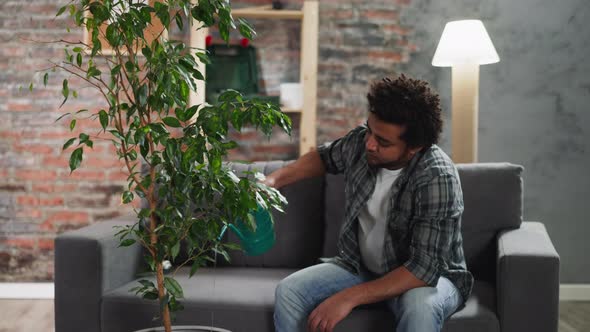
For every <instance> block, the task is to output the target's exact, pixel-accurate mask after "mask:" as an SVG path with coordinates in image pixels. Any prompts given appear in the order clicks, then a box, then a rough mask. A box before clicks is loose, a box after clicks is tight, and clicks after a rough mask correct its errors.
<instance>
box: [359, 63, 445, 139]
mask: <svg viewBox="0 0 590 332" xmlns="http://www.w3.org/2000/svg"><path fill="white" fill-rule="evenodd" d="M367 99H368V100H369V112H371V113H373V114H375V115H376V116H377V117H378V118H379V119H380V120H382V121H385V122H387V123H391V124H396V125H400V126H405V129H406V130H405V131H404V133H403V134H402V136H401V137H400V138H401V139H402V140H403V141H404V142H406V144H407V145H408V146H409V147H411V148H416V147H424V148H428V147H430V146H431V145H433V144H436V143H438V139H439V137H440V133H441V132H442V125H443V121H442V116H441V107H440V98H439V96H438V94H437V93H436V92H434V91H432V90H431V89H430V87H429V86H428V83H427V82H426V81H422V80H418V79H412V78H409V77H406V76H405V75H404V74H402V75H400V76H399V77H398V78H396V79H395V80H391V79H389V78H384V79H382V80H381V81H378V82H375V83H373V84H372V85H371V88H370V90H369V93H368V94H367Z"/></svg>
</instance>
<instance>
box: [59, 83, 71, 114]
mask: <svg viewBox="0 0 590 332" xmlns="http://www.w3.org/2000/svg"><path fill="white" fill-rule="evenodd" d="M61 94H62V95H63V96H64V101H63V102H62V103H61V104H62V105H63V104H65V103H66V100H68V96H69V95H70V88H69V87H68V80H67V79H64V80H63V83H62V88H61ZM60 107H61V106H60Z"/></svg>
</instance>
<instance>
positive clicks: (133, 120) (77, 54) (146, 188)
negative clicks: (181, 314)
mask: <svg viewBox="0 0 590 332" xmlns="http://www.w3.org/2000/svg"><path fill="white" fill-rule="evenodd" d="M146 2H147V1H136V0H100V1H91V0H77V1H72V2H70V3H69V4H67V5H65V6H63V7H61V8H60V9H59V11H58V13H57V15H58V16H59V15H62V14H64V13H69V15H70V16H71V18H72V19H73V22H74V24H75V25H76V26H77V27H81V28H83V29H85V30H86V31H87V33H88V36H89V39H90V41H91V42H88V43H84V42H82V41H60V42H61V43H63V44H64V49H65V58H64V59H63V60H61V61H59V62H52V67H51V68H50V69H49V70H47V72H46V73H45V74H44V77H43V81H44V83H45V84H47V82H48V79H49V74H50V72H52V71H55V70H59V71H62V72H65V73H66V74H67V75H68V76H69V77H70V78H72V77H75V78H77V80H81V81H83V82H85V83H87V84H89V85H90V86H91V87H93V88H95V89H96V90H98V91H99V92H100V94H101V95H102V96H103V97H104V107H102V108H100V109H97V110H96V111H87V110H79V111H78V112H73V114H69V113H68V114H64V116H65V115H69V116H71V117H72V118H71V119H70V128H71V129H74V128H75V126H76V118H78V117H82V116H85V114H86V116H87V117H88V118H90V119H92V120H93V121H97V122H99V123H100V126H101V128H102V131H101V133H100V135H102V136H101V137H103V138H104V137H105V136H106V137H108V138H109V139H110V140H111V141H112V143H113V144H114V146H115V148H116V152H117V153H116V155H113V158H118V159H121V160H123V161H124V164H125V165H126V170H127V172H128V174H129V177H128V189H127V190H126V191H124V192H123V193H122V197H121V200H122V202H123V203H130V202H132V201H133V200H134V197H136V196H139V197H141V198H143V199H144V200H145V201H146V202H147V205H146V206H145V207H143V208H139V209H135V211H136V213H137V222H136V223H135V224H133V225H128V226H122V227H121V229H120V230H119V232H118V233H117V236H118V237H119V238H120V241H121V242H120V244H121V246H130V245H133V244H135V243H139V244H141V245H142V246H143V247H144V248H145V253H146V254H145V261H146V263H147V266H149V269H150V271H151V272H152V273H153V274H155V280H156V283H155V284H154V283H153V282H152V281H150V280H148V279H145V280H141V281H140V283H139V284H138V286H137V287H136V288H135V289H134V291H135V292H136V293H137V294H138V295H140V296H142V297H144V298H147V299H153V300H157V301H159V303H160V308H161V316H160V317H161V319H162V323H163V325H164V328H165V331H167V332H169V331H171V321H172V320H171V314H172V313H173V312H174V311H177V310H181V309H182V304H181V301H180V300H179V299H181V298H182V297H183V291H182V288H181V287H180V285H179V283H178V282H177V281H175V280H174V278H173V273H169V274H165V273H164V268H165V267H164V266H163V263H164V262H167V261H174V259H175V258H177V256H179V253H180V251H181V250H184V251H186V252H185V253H184V254H185V256H186V259H185V260H183V261H182V262H180V263H179V266H178V268H179V267H181V266H190V268H191V271H190V273H191V276H192V274H194V273H195V272H196V270H197V269H198V268H199V267H201V266H204V265H205V264H206V263H207V261H210V260H211V259H212V258H211V257H212V255H213V254H214V252H217V253H219V254H221V255H223V256H227V250H229V249H232V248H233V244H228V243H221V242H220V241H219V239H218V236H219V234H220V232H221V230H222V228H224V226H227V224H228V223H231V222H232V221H233V220H236V219H237V218H239V219H240V220H246V221H247V222H249V223H250V224H251V225H250V226H251V227H256V225H255V220H254V218H253V217H252V215H253V214H252V211H254V210H257V209H259V208H260V207H262V208H263V209H271V208H275V209H279V210H280V209H281V206H282V205H283V204H284V203H285V201H284V198H283V197H282V196H281V194H280V193H279V192H278V191H276V190H275V189H273V188H269V187H267V186H265V185H264V184H262V183H261V182H260V181H256V180H255V179H249V178H247V177H238V176H236V174H234V173H233V172H232V171H231V170H230V169H229V168H227V167H226V166H225V165H224V164H223V163H222V160H223V158H224V156H226V155H227V152H228V150H230V149H233V148H235V147H236V146H237V143H236V142H234V141H231V140H229V139H228V138H227V136H228V132H229V130H230V128H231V127H233V128H235V129H236V130H238V131H239V130H241V129H242V127H243V126H246V125H250V126H255V127H256V128H258V129H260V130H261V131H262V132H263V133H264V134H267V135H269V134H270V133H271V129H272V127H273V126H275V125H278V126H280V127H281V128H282V129H283V130H285V131H286V132H287V133H289V134H290V130H291V121H290V119H289V118H288V117H287V116H286V115H285V114H284V113H282V112H281V111H280V109H279V108H278V106H276V105H274V104H270V103H267V102H262V101H257V100H245V99H244V98H243V96H242V95H241V94H240V93H239V92H237V91H233V90H230V91H226V92H224V93H222V94H221V95H220V96H219V98H218V102H217V103H215V104H214V105H209V104H206V105H190V104H189V92H190V90H196V81H197V80H203V79H204V78H203V74H202V73H201V72H200V71H199V69H198V63H199V62H201V63H204V62H206V61H208V59H207V54H206V51H205V50H202V49H197V50H195V49H191V48H189V47H187V46H185V44H184V43H182V42H180V41H174V40H166V39H165V38H162V36H163V35H165V34H164V33H163V32H164V30H167V29H169V28H170V27H171V25H173V24H176V25H177V26H178V27H179V28H180V29H183V25H184V24H186V23H184V22H185V21H186V19H187V18H188V22H189V24H190V22H192V19H195V20H196V21H198V22H201V23H202V24H203V26H213V25H216V26H217V28H218V29H219V32H220V36H221V37H222V38H223V39H224V40H225V41H226V42H227V41H228V39H229V33H230V29H234V28H236V25H237V28H238V30H239V31H240V33H241V35H242V36H244V37H246V38H249V39H250V38H252V36H253V34H254V31H253V29H252V27H251V26H250V25H248V23H247V22H246V21H243V20H238V21H234V19H233V18H232V15H231V10H230V5H229V1H226V0H199V1H192V0H161V1H160V0H159V1H157V2H155V3H154V4H153V6H152V5H150V4H148V3H146ZM156 20H157V21H158V22H159V23H158V24H160V23H161V26H162V31H159V32H158V31H156V34H155V38H151V39H153V40H150V38H147V36H146V35H145V33H146V29H148V28H150V27H152V28H153V27H154V26H155V24H154V22H156ZM107 48H108V49H109V50H112V51H111V52H110V54H109V55H106V52H104V50H106V49H107ZM62 85H63V86H62V91H61V92H62V94H63V97H64V100H63V103H66V102H67V100H68V98H69V97H70V96H71V95H72V94H73V93H74V92H73V91H74V89H73V87H71V86H70V81H69V80H68V79H67V78H66V79H64V80H63V84H62ZM197 92H198V93H203V92H202V91H197ZM63 103H62V105H63ZM60 118H61V117H60ZM65 119H68V118H67V117H66V118H65ZM97 135H98V133H80V134H79V136H77V137H73V138H71V139H69V140H68V141H67V142H65V144H64V146H63V149H64V150H65V149H67V148H69V147H72V146H74V147H75V149H73V151H72V152H71V155H70V159H69V167H70V169H71V171H74V170H76V169H77V168H79V167H80V166H81V164H82V161H83V156H84V154H85V153H88V152H92V147H93V141H94V140H95V139H96V138H97V137H98V136H97ZM142 165H143V166H144V168H146V169H147V171H145V172H142V171H141V170H140V169H141V168H142ZM181 243H183V244H184V245H182V246H181Z"/></svg>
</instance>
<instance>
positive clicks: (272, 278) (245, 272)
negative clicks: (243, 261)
mask: <svg viewBox="0 0 590 332" xmlns="http://www.w3.org/2000/svg"><path fill="white" fill-rule="evenodd" d="M295 271H296V269H278V268H264V269H260V268H248V267H217V268H201V269H199V270H198V271H197V272H196V273H195V274H194V275H193V276H192V277H190V278H189V273H188V272H189V270H188V269H184V268H183V269H181V270H180V271H179V272H178V273H177V274H176V276H175V279H176V280H177V281H178V282H179V283H180V285H181V286H182V288H183V291H184V297H185V298H184V299H182V300H181V302H182V304H183V305H184V307H185V309H184V310H182V311H180V312H177V315H176V321H175V322H174V324H176V325H209V326H216V327H221V328H225V329H228V330H230V331H232V332H239V331H249V330H250V329H249V328H248V327H252V326H263V327H264V329H263V330H262V329H261V330H259V331H260V332H263V331H273V330H274V324H273V306H274V293H275V288H276V286H277V284H278V283H279V281H281V280H282V279H283V278H285V277H286V276H288V275H289V274H291V273H293V272H295ZM145 279H148V280H151V281H153V282H154V283H155V280H154V279H155V278H145ZM138 285H139V283H138V282H137V280H135V281H132V282H129V283H127V284H124V285H123V286H121V287H118V288H116V289H114V290H113V291H111V292H109V293H107V294H105V295H104V296H103V301H102V304H101V311H102V314H101V317H102V321H101V324H102V331H109V332H130V331H134V330H139V329H142V328H147V327H150V326H158V324H157V323H154V322H152V318H153V317H154V316H155V315H157V314H158V312H159V307H158V303H157V302H156V301H151V300H144V299H141V298H140V297H139V296H137V295H135V294H134V292H130V291H129V290H130V289H132V288H133V287H136V286H138ZM149 323H152V324H153V325H150V326H146V324H149ZM256 332H258V331H256Z"/></svg>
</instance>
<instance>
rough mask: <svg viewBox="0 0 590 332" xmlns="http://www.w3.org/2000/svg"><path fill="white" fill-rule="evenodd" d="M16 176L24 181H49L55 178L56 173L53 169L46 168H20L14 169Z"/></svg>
mask: <svg viewBox="0 0 590 332" xmlns="http://www.w3.org/2000/svg"><path fill="white" fill-rule="evenodd" d="M15 175H16V178H17V179H19V180H25V181H51V180H55V179H56V178H57V173H56V172H55V171H48V170H40V169H38V170H34V169H28V170H20V171H15Z"/></svg>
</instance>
